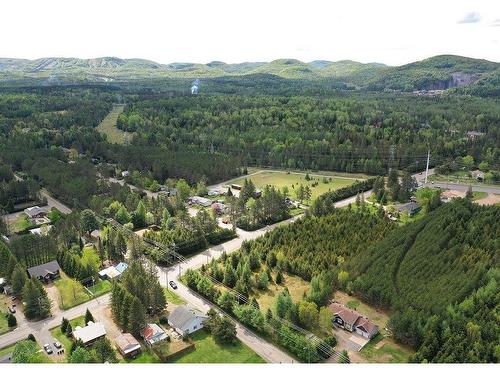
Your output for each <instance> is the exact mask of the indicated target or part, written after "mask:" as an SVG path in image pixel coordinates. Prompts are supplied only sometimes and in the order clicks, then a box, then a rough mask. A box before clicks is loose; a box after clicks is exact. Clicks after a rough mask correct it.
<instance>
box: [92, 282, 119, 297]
mask: <svg viewBox="0 0 500 375" xmlns="http://www.w3.org/2000/svg"><path fill="white" fill-rule="evenodd" d="M112 288H113V284H111V281H109V280H99V281H97V282H96V284H95V285H93V286H90V287H89V290H90V291H91V292H92V293H93V294H94V297H99V296H102V295H103V294H106V293H108V292H110V291H111V289H112Z"/></svg>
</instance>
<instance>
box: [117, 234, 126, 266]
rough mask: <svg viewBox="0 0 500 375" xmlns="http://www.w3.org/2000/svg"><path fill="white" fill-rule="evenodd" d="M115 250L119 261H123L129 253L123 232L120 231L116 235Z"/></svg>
mask: <svg viewBox="0 0 500 375" xmlns="http://www.w3.org/2000/svg"><path fill="white" fill-rule="evenodd" d="M114 249H115V251H116V255H117V256H118V257H119V258H118V259H117V260H122V259H123V257H124V256H125V254H126V253H127V243H126V242H125V237H123V234H122V232H121V231H118V233H117V234H116V237H115V243H114Z"/></svg>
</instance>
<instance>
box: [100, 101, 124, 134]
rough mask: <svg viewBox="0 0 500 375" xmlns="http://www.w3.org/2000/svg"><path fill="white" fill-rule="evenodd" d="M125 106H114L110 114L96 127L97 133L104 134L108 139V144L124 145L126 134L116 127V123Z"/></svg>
mask: <svg viewBox="0 0 500 375" xmlns="http://www.w3.org/2000/svg"><path fill="white" fill-rule="evenodd" d="M124 108H125V105H118V104H115V105H114V106H113V109H112V110H111V112H109V113H108V115H107V116H106V117H105V118H104V119H103V120H102V121H101V123H100V124H99V126H98V127H97V131H98V132H99V133H102V134H106V136H107V137H108V142H110V143H118V144H123V143H125V137H128V133H127V132H124V131H122V130H120V129H118V128H117V127H116V121H117V120H118V116H119V115H120V113H122V112H123V109H124Z"/></svg>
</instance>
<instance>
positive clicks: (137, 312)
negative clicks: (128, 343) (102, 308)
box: [127, 297, 146, 337]
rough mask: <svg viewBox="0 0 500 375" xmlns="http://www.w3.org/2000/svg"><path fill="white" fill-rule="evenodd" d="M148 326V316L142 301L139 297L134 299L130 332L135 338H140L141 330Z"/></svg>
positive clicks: (129, 321)
mask: <svg viewBox="0 0 500 375" xmlns="http://www.w3.org/2000/svg"><path fill="white" fill-rule="evenodd" d="M145 325H146V314H145V312H144V307H143V306H142V303H141V301H140V300H139V298H137V297H132V304H131V305H130V312H129V318H128V325H127V327H128V330H129V331H130V333H131V334H132V335H134V336H135V337H140V333H141V330H142V329H143V328H144V326H145Z"/></svg>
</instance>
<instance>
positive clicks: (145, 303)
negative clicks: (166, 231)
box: [111, 261, 167, 338]
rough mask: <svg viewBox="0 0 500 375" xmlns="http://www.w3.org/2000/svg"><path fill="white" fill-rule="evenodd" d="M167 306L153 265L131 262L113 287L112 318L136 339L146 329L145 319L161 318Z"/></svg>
mask: <svg viewBox="0 0 500 375" xmlns="http://www.w3.org/2000/svg"><path fill="white" fill-rule="evenodd" d="M166 304H167V301H166V298H165V295H164V293H163V289H162V287H161V285H160V283H159V281H158V276H157V274H156V269H155V265H154V264H148V265H146V266H143V265H142V264H141V263H140V262H138V261H133V262H131V263H130V265H129V267H128V268H127V269H126V270H125V272H124V273H123V274H122V275H121V277H120V282H119V283H115V284H114V286H113V291H112V294H111V312H112V313H113V318H114V320H115V321H116V322H117V323H118V324H119V325H120V326H121V327H122V328H123V329H124V330H127V331H129V332H130V333H131V334H133V335H134V336H135V337H137V338H139V337H140V333H141V330H142V329H143V328H144V326H145V325H146V315H147V314H148V315H157V314H160V313H161V312H162V311H163V310H164V309H165V307H166Z"/></svg>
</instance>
